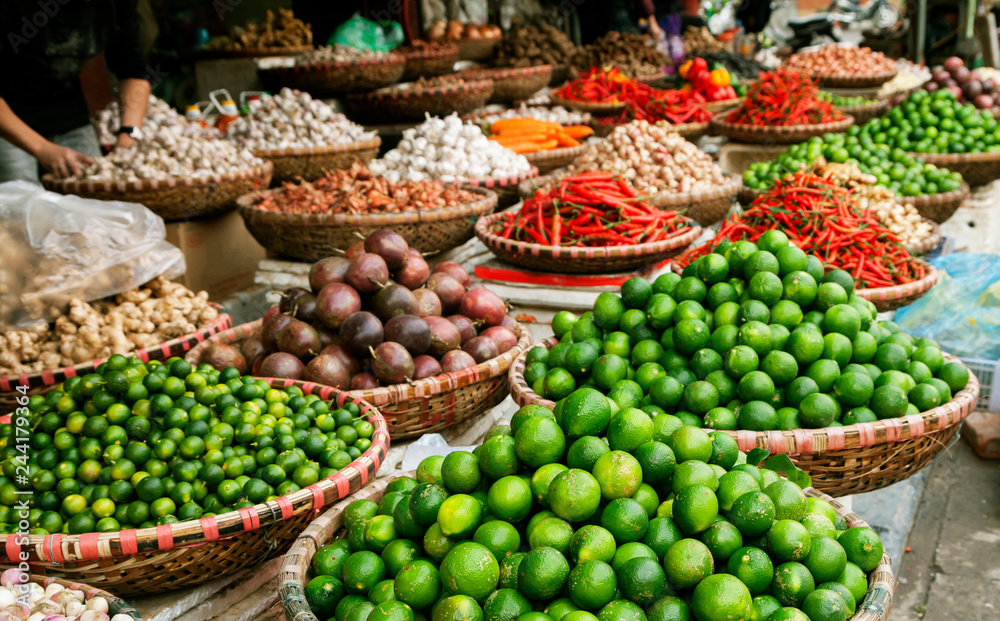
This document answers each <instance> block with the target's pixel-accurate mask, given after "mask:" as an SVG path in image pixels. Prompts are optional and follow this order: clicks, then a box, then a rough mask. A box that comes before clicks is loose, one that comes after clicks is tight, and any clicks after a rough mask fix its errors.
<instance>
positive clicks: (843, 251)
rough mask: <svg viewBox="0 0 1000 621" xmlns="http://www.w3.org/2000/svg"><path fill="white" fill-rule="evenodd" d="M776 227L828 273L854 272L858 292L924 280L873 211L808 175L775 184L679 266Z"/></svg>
mask: <svg viewBox="0 0 1000 621" xmlns="http://www.w3.org/2000/svg"><path fill="white" fill-rule="evenodd" d="M772 229H778V230H780V231H782V232H783V233H785V234H786V235H788V239H789V240H791V241H792V243H794V244H795V245H796V246H798V247H799V248H801V249H802V250H803V251H804V252H805V253H806V254H814V255H816V257H817V258H819V260H820V261H822V262H823V265H824V266H825V267H826V268H827V269H842V270H846V271H848V272H850V274H851V276H853V277H854V279H855V280H856V281H859V283H862V284H861V285H859V288H861V287H866V288H878V287H890V286H893V285H901V284H905V283H908V282H913V281H914V280H919V279H921V278H923V277H924V276H925V271H924V266H923V264H922V263H920V262H919V261H915V260H914V259H913V256H912V255H910V253H909V252H907V250H906V248H905V247H904V246H903V245H902V244H901V243H900V241H899V238H898V237H896V236H895V235H894V234H893V233H892V232H891V231H889V230H888V229H886V228H885V227H884V226H882V224H881V223H880V222H879V221H878V219H877V218H876V217H875V216H874V215H873V214H872V212H871V211H870V210H867V209H861V208H860V207H858V206H857V203H855V202H854V201H853V200H852V199H851V191H850V190H848V189H846V188H843V187H841V186H838V185H836V184H834V183H831V182H830V181H828V180H826V179H823V178H822V177H817V176H816V175H810V174H806V173H796V174H794V175H791V176H788V177H785V178H784V179H782V180H780V181H777V182H775V184H774V185H773V186H771V189H770V190H769V191H768V192H767V193H766V194H765V195H763V196H761V197H760V198H758V199H757V200H755V201H754V202H753V204H751V205H750V207H749V208H747V210H746V211H744V212H743V214H742V215H734V216H732V217H731V218H730V219H729V220H727V221H726V222H724V223H723V225H722V228H721V229H720V230H719V232H718V234H716V236H715V238H714V239H713V240H712V242H710V243H708V244H705V245H703V246H699V247H697V248H692V249H690V250H688V251H687V252H685V253H684V254H682V255H681V256H679V257H678V258H677V259H676V261H677V263H678V264H679V265H688V264H690V263H691V262H692V261H694V260H696V259H698V258H700V257H702V256H704V255H706V254H708V253H709V252H710V251H711V250H712V249H713V248H715V246H717V245H718V243H719V242H720V241H722V240H723V239H728V240H729V241H734V242H735V241H739V240H743V239H746V240H750V241H752V242H756V241H757V239H758V238H759V237H760V236H761V234H763V233H764V232H765V231H770V230H772Z"/></svg>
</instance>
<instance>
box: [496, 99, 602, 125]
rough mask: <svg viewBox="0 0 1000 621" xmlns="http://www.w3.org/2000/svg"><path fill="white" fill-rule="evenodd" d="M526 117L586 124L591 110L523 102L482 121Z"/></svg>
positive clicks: (570, 123) (565, 123) (552, 121)
mask: <svg viewBox="0 0 1000 621" xmlns="http://www.w3.org/2000/svg"><path fill="white" fill-rule="evenodd" d="M524 117H527V118H531V119H538V120H539V121H546V122H548V123H559V124H560V125H584V124H586V123H587V122H589V121H590V113H589V112H581V111H579V110H569V109H567V108H563V107H562V106H554V107H548V106H529V105H526V104H521V106H520V107H518V108H508V109H507V110H504V111H502V112H497V113H495V114H490V115H488V116H486V117H483V119H482V122H483V123H493V122H495V121H499V120H500V119H519V118H524Z"/></svg>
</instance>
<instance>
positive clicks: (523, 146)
mask: <svg viewBox="0 0 1000 621" xmlns="http://www.w3.org/2000/svg"><path fill="white" fill-rule="evenodd" d="M504 146H505V147H506V148H508V149H510V150H511V151H513V152H514V153H519V154H523V153H534V152H535V151H541V150H542V148H541V145H539V144H538V143H537V142H512V143H510V144H505V145H504Z"/></svg>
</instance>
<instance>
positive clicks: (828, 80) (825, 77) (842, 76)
mask: <svg viewBox="0 0 1000 621" xmlns="http://www.w3.org/2000/svg"><path fill="white" fill-rule="evenodd" d="M812 77H813V78H814V79H816V80H819V85H820V86H824V87H829V88H877V87H879V86H882V85H883V84H885V83H886V82H888V81H889V80H891V79H893V78H894V77H896V70H895V69H893V70H891V71H884V72H882V73H870V74H866V75H855V74H850V73H816V74H813V76H812Z"/></svg>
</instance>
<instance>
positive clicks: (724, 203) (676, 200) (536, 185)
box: [517, 169, 742, 226]
mask: <svg viewBox="0 0 1000 621" xmlns="http://www.w3.org/2000/svg"><path fill="white" fill-rule="evenodd" d="M568 174H569V173H568V172H566V170H565V169H559V170H555V171H553V172H550V173H549V174H548V175H545V176H544V177H538V178H536V179H529V180H527V181H525V182H523V183H521V185H519V186H518V188H517V191H518V195H519V196H520V197H521V199H522V200H526V199H529V198H531V197H532V196H534V195H535V191H536V190H538V189H548V188H550V187H552V186H554V185H555V184H556V183H557V182H558V181H559V180H560V179H562V178H563V177H565V176H567V175H568ZM741 183H742V181H741V180H740V178H739V177H727V179H726V183H724V184H722V185H719V186H716V187H713V188H709V189H707V190H694V191H692V192H661V193H660V194H654V195H653V196H650V197H648V199H647V200H648V201H649V202H650V203H651V204H653V205H656V206H657V207H666V208H669V209H676V210H677V211H681V212H683V214H684V215H685V216H687V217H689V218H691V219H693V220H695V221H696V222H698V224H701V225H703V226H707V225H709V224H712V223H714V222H718V221H719V220H721V219H722V218H724V217H725V216H726V214H727V213H728V212H729V208H730V207H732V205H733V200H735V198H736V195H737V193H738V192H739V188H740V187H741Z"/></svg>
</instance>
